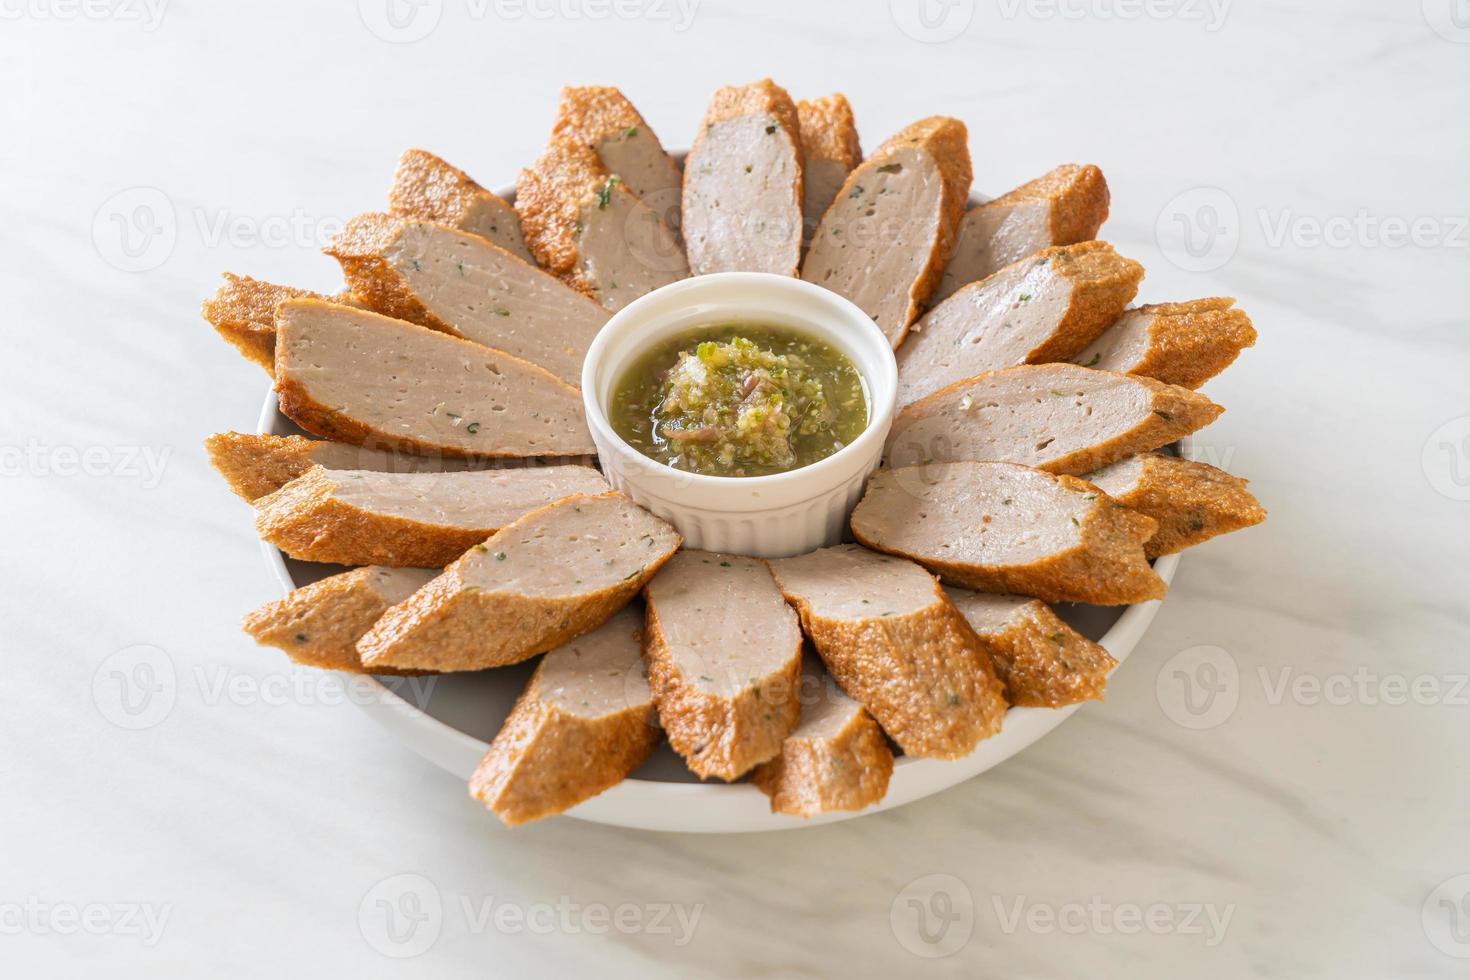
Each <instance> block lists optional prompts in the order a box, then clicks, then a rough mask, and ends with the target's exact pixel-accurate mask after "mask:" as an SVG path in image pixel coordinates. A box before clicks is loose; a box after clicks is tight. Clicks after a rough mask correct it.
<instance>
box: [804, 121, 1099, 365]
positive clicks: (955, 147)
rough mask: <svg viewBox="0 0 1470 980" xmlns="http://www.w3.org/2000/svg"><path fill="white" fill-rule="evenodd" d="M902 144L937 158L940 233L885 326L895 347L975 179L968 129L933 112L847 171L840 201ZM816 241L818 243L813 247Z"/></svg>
mask: <svg viewBox="0 0 1470 980" xmlns="http://www.w3.org/2000/svg"><path fill="white" fill-rule="evenodd" d="M900 150H919V151H922V152H924V153H926V154H927V155H928V156H929V157H931V158H932V159H933V160H934V163H935V166H936V168H937V170H938V172H939V181H940V183H939V187H940V196H939V222H938V227H937V229H936V235H935V238H934V240H933V241H932V242H926V243H923V246H921V247H927V249H928V252H927V255H926V257H925V262H924V265H923V267H922V268H921V269H920V270H919V274H918V275H917V276H916V277H915V278H914V281H913V283H912V285H910V286H909V289H908V305H907V308H906V310H905V313H904V318H903V323H901V324H899V325H898V326H897V327H896V328H893V329H889V328H886V327H885V328H884V332H885V333H887V334H888V335H889V336H888V339H889V342H890V343H892V344H893V347H894V349H895V350H896V349H897V348H898V346H899V344H901V343H903V339H904V337H906V336H907V335H908V331H909V326H910V325H911V324H913V322H914V321H915V320H917V319H918V318H919V316H920V314H922V313H923V312H924V310H925V308H926V307H927V305H928V303H929V298H930V297H931V296H933V295H934V291H935V290H936V289H938V288H939V281H940V279H942V278H943V277H944V269H945V266H947V265H948V264H949V257H950V255H951V254H952V253H953V252H954V246H955V240H956V238H957V237H958V234H959V227H960V219H962V218H963V217H964V215H965V205H966V202H967V201H968V200H969V197H970V180H971V171H970V146H969V134H968V131H967V130H966V129H965V124H964V123H963V122H961V121H960V120H958V119H954V118H951V117H949V116H929V117H928V118H926V119H920V120H919V121H918V122H916V123H911V124H909V125H908V126H905V127H904V128H903V129H901V130H899V131H898V132H897V133H895V134H894V135H892V136H890V137H889V138H888V139H886V140H884V141H883V143H882V144H881V145H880V146H879V147H878V149H876V150H875V151H873V154H872V155H871V156H869V157H868V158H867V159H866V160H864V161H863V162H862V163H861V164H860V165H859V166H858V167H857V168H856V169H854V170H853V171H852V173H850V174H848V175H847V180H845V181H843V184H842V189H841V190H839V191H838V192H837V198H836V200H837V202H838V203H840V202H842V201H846V200H848V199H850V198H852V197H853V196H854V192H855V191H856V190H857V187H858V184H859V183H861V182H862V181H864V180H867V179H868V177H867V175H868V174H872V173H874V172H875V171H876V170H877V169H878V168H879V167H884V166H888V165H889V163H888V161H889V160H890V159H891V158H892V156H893V155H894V154H895V153H897V152H899V151H900ZM837 210H838V208H837V205H836V204H834V205H833V207H832V208H831V210H830V211H829V214H832V213H835V212H836V211H837ZM824 220H825V219H824ZM817 236H818V239H820V238H821V237H822V232H821V229H820V228H818V231H817ZM817 247H818V246H817V245H816V244H815V243H814V245H813V253H815V251H816V249H817ZM1119 309H1121V307H1120V308H1119ZM880 326H883V325H882V324H880Z"/></svg>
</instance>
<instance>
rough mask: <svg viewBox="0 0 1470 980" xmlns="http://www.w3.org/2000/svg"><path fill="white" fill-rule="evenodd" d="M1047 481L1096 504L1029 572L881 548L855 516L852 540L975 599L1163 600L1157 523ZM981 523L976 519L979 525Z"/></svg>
mask: <svg viewBox="0 0 1470 980" xmlns="http://www.w3.org/2000/svg"><path fill="white" fill-rule="evenodd" d="M983 465H988V466H1016V465H1018V464H1014V463H989V464H983ZM914 468H915V469H916V468H917V467H914ZM1020 468H1021V469H1026V468H1027V467H1020ZM1036 472H1043V471H1040V470H1037V471H1036ZM1047 475H1048V476H1049V477H1050V478H1051V479H1052V480H1055V481H1056V482H1057V484H1058V485H1059V486H1061V487H1062V488H1063V489H1066V490H1070V491H1073V492H1075V493H1080V494H1084V495H1090V496H1093V497H1095V499H1094V500H1093V501H1092V507H1091V508H1090V509H1089V510H1088V512H1087V513H1086V514H1085V515H1084V516H1083V519H1082V520H1081V522H1080V523H1079V524H1078V532H1077V534H1078V541H1077V543H1076V544H1075V545H1072V546H1071V547H1068V548H1066V549H1064V550H1062V551H1059V552H1056V553H1055V554H1051V555H1048V556H1046V557H1045V558H1040V559H1037V560H1036V561H1032V562H1028V563H1026V564H1024V565H978V564H971V563H966V562H956V561H951V560H945V559H942V558H939V557H937V556H935V555H930V554H918V553H916V552H912V551H908V550H906V549H904V548H903V546H902V543H901V542H893V541H890V542H882V541H878V540H877V539H875V538H873V537H872V536H871V535H868V534H866V533H865V531H864V528H863V523H862V519H861V517H860V516H859V514H858V513H857V512H854V514H853V520H852V521H851V527H852V533H853V536H854V537H855V538H857V540H858V542H859V543H861V544H863V545H866V546H867V547H869V548H873V549H875V550H877V551H883V552H887V553H888V554H891V555H899V556H900V557H903V558H908V559H909V560H911V561H916V562H918V563H919V564H921V565H923V566H924V567H925V568H927V569H929V570H930V571H932V572H935V573H937V574H938V575H939V576H940V577H941V578H942V579H944V581H946V582H949V583H951V584H954V585H961V586H964V587H965V588H967V589H974V590H976V591H977V592H996V593H1015V594H1017V595H1027V596H1034V597H1035V598H1037V599H1045V600H1046V601H1048V602H1087V603H1091V604H1092V605H1096V606H1115V605H1127V604H1130V603H1135V602H1144V601H1147V600H1149V599H1162V598H1163V597H1164V593H1165V592H1166V591H1167V590H1168V587H1167V586H1166V585H1165V584H1164V581H1163V579H1161V578H1159V577H1158V575H1157V574H1155V573H1154V570H1153V569H1152V568H1151V567H1150V566H1149V564H1148V562H1147V561H1146V560H1145V557H1144V549H1143V546H1144V542H1145V541H1147V540H1148V539H1149V538H1150V537H1152V536H1153V534H1154V532H1155V531H1156V530H1157V529H1158V524H1157V523H1156V522H1155V521H1154V520H1153V518H1151V517H1146V516H1144V515H1143V514H1140V513H1138V512H1137V511H1133V510H1130V509H1128V508H1127V507H1124V506H1123V505H1122V504H1119V503H1118V502H1117V501H1115V500H1113V499H1111V498H1110V497H1108V495H1107V494H1105V493H1103V492H1102V491H1101V490H1099V489H1098V488H1097V487H1095V486H1093V485H1092V484H1091V483H1087V482H1085V481H1083V480H1079V479H1077V478H1076V477H1072V476H1062V475H1056V474H1047ZM870 492H871V491H870ZM859 506H861V502H860V504H859ZM983 516H984V515H979V514H977V515H975V517H976V519H977V520H979V519H982V518H983ZM833 673H834V674H835V673H836V671H833ZM840 679H841V678H840V677H839V680H840ZM858 700H862V699H861V698H859V699H858ZM864 704H865V706H866V702H865V703H864ZM869 710H871V708H870V709H869ZM874 714H875V715H877V712H874ZM878 717H880V718H881V716H878ZM885 727H886V726H885ZM889 734H890V735H891V734H893V733H892V732H891V731H890V732H889Z"/></svg>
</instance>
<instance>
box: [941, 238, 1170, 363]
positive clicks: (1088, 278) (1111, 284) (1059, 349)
mask: <svg viewBox="0 0 1470 980" xmlns="http://www.w3.org/2000/svg"><path fill="white" fill-rule="evenodd" d="M1022 261H1023V262H1032V263H1041V262H1050V263H1051V265H1052V269H1053V271H1055V272H1056V274H1057V275H1060V276H1063V277H1064V278H1066V279H1068V280H1070V281H1071V283H1072V287H1073V288H1072V298H1071V303H1070V304H1069V305H1068V306H1067V312H1066V313H1065V314H1064V315H1063V317H1062V319H1061V321H1060V322H1059V323H1058V324H1057V329H1056V330H1055V331H1054V332H1053V333H1052V335H1051V336H1050V337H1048V338H1047V339H1046V341H1045V342H1043V343H1042V344H1041V345H1040V346H1038V347H1036V348H1035V349H1034V350H1032V351H1031V353H1030V354H1029V355H1028V356H1027V358H1026V363H1027V364H1045V363H1047V362H1049V361H1065V360H1067V359H1068V358H1071V357H1075V356H1076V355H1077V354H1078V353H1080V352H1081V351H1082V350H1083V349H1084V348H1086V347H1087V345H1088V344H1090V343H1092V342H1093V341H1094V340H1096V339H1097V337H1098V335H1099V334H1101V333H1102V332H1103V331H1104V330H1106V329H1107V328H1108V327H1109V326H1110V325H1112V323H1113V322H1114V321H1116V320H1117V319H1118V317H1119V316H1120V315H1121V314H1122V312H1123V309H1124V308H1125V307H1127V305H1128V304H1129V303H1131V302H1133V297H1134V296H1136V295H1138V284H1139V283H1140V282H1142V281H1143V266H1142V265H1140V264H1139V263H1137V262H1135V261H1133V260H1132V259H1126V258H1124V257H1123V256H1121V255H1119V254H1118V253H1117V252H1115V251H1114V250H1113V246H1111V245H1109V244H1108V243H1107V242H1081V243H1079V244H1076V245H1056V246H1053V247H1051V248H1048V249H1046V250H1045V251H1043V252H1041V253H1039V254H1037V255H1035V256H1032V257H1031V258H1029V259H1022ZM996 275H1000V273H996ZM983 281H984V280H982V282H983ZM966 288H969V287H966Z"/></svg>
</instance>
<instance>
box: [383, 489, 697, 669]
mask: <svg viewBox="0 0 1470 980" xmlns="http://www.w3.org/2000/svg"><path fill="white" fill-rule="evenodd" d="M681 540H682V539H681V538H680V537H679V534H678V532H677V531H675V530H674V529H673V528H672V527H671V526H670V525H668V524H665V523H664V522H663V521H661V520H659V519H658V518H657V517H654V516H653V515H652V514H650V513H649V512H648V511H646V510H644V509H643V508H641V507H639V506H638V505H637V504H635V503H633V501H632V500H630V499H628V498H627V497H625V496H624V495H622V494H620V493H605V494H599V495H597V496H595V497H587V496H578V497H567V498H566V499H564V500H558V501H557V502H556V503H554V504H550V505H548V506H546V507H543V508H541V509H540V510H537V511H532V512H531V513H530V514H527V515H526V516H525V517H522V518H521V519H520V520H518V521H516V522H514V523H512V524H509V525H507V526H506V527H503V528H501V529H500V530H499V531H497V532H496V533H495V534H494V535H492V536H491V537H490V538H488V539H486V540H485V541H484V542H483V543H482V544H478V545H475V546H474V547H472V548H471V549H470V550H469V551H467V552H465V553H464V555H463V556H461V557H460V558H459V559H458V560H457V561H455V562H454V563H453V564H451V565H450V566H449V567H447V568H445V569H444V573H443V574H442V575H440V576H439V577H438V578H436V579H434V581H432V582H430V583H429V584H428V585H426V586H425V587H424V588H423V589H421V590H419V591H418V592H417V593H415V594H414V595H413V596H412V597H410V598H409V599H408V601H406V602H402V603H400V604H398V605H396V606H394V607H393V608H392V609H389V610H388V611H387V612H386V613H384V614H383V618H382V619H380V620H379V621H378V622H377V624H376V625H374V626H373V628H372V630H371V631H369V632H368V634H367V635H366V636H364V637H363V638H362V640H360V641H359V642H358V645H357V649H358V653H359V654H360V655H361V656H362V662H363V663H364V664H366V665H367V666H369V667H371V668H373V669H377V668H378V667H381V666H388V667H401V668H412V669H418V670H441V671H450V670H481V669H483V668H485V667H503V666H505V665H507V664H514V663H520V662H521V661H522V660H526V659H529V658H530V657H534V656H535V655H536V654H538V653H545V652H546V651H547V650H554V649H555V648H557V647H559V646H561V645H562V644H564V643H566V642H567V641H568V640H570V639H572V637H574V636H579V635H581V634H582V633H586V632H587V631H589V630H592V629H596V628H597V627H598V626H601V625H602V624H603V623H605V622H607V620H608V619H609V618H610V617H611V616H612V614H613V613H615V612H617V611H618V610H619V609H621V608H622V607H623V606H624V605H626V604H627V602H628V600H629V599H631V598H632V597H633V596H635V595H637V594H638V590H639V589H641V588H643V586H644V584H645V583H646V582H647V581H648V580H649V579H650V578H652V577H653V575H654V573H656V572H657V571H658V570H659V568H660V567H662V566H663V564H664V562H666V561H668V560H669V557H670V556H671V555H673V553H674V552H675V551H676V550H677V549H678V547H679V545H680V543H681Z"/></svg>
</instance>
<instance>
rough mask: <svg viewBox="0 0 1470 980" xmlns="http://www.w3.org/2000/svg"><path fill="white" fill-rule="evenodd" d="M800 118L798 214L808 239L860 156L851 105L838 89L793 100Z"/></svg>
mask: <svg viewBox="0 0 1470 980" xmlns="http://www.w3.org/2000/svg"><path fill="white" fill-rule="evenodd" d="M796 115H797V118H798V119H800V120H801V154H802V165H801V167H802V195H801V214H802V220H803V221H804V222H805V237H806V240H807V241H811V238H812V236H813V235H815V234H816V231H817V225H819V224H821V223H822V215H824V214H826V213H827V209H828V208H829V207H831V206H832V202H833V201H835V200H836V199H837V192H838V191H839V190H841V189H842V183H843V181H845V180H847V175H848V174H850V173H852V171H853V168H854V167H856V166H857V165H858V164H859V163H861V162H862V159H863V149H862V145H861V144H860V143H859V142H858V131H857V125H856V124H855V123H854V122H853V118H852V106H850V105H849V104H848V102H847V96H845V95H843V94H842V93H841V92H834V93H833V94H831V95H828V96H824V97H822V98H820V99H802V100H801V101H800V102H798V103H796Z"/></svg>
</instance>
